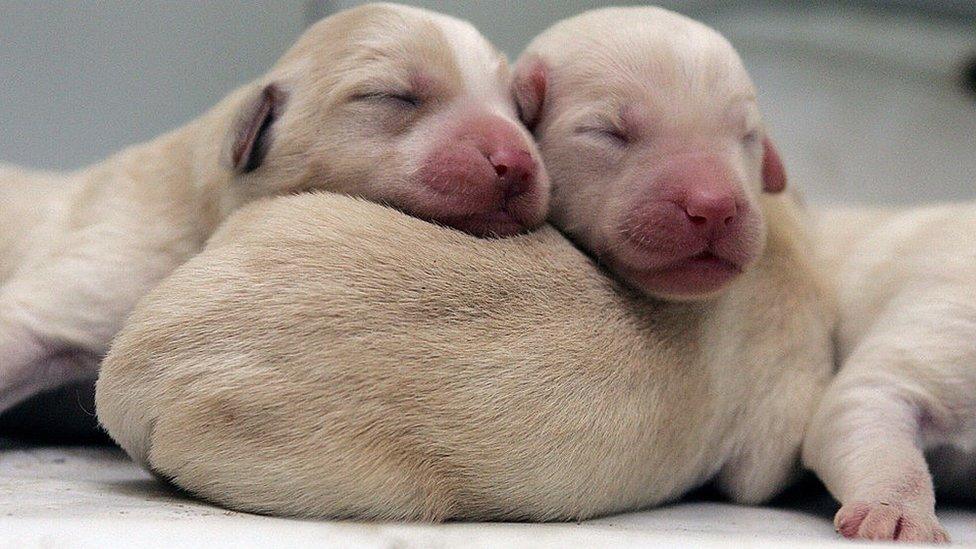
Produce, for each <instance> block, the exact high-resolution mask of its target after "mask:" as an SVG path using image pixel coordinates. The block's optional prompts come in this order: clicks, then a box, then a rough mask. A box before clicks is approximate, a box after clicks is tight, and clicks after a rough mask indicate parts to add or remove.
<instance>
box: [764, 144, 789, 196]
mask: <svg viewBox="0 0 976 549" xmlns="http://www.w3.org/2000/svg"><path fill="white" fill-rule="evenodd" d="M762 180H763V191H765V192H767V193H780V192H783V190H784V189H785V188H786V168H784V167H783V161H782V160H780V157H779V153H778V152H776V147H774V146H773V141H772V140H771V139H770V138H768V137H765V138H763V164H762Z"/></svg>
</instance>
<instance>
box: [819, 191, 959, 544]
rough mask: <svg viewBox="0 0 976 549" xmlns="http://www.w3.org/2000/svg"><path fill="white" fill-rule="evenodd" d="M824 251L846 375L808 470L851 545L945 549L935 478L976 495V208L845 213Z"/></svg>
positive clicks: (828, 219)
mask: <svg viewBox="0 0 976 549" xmlns="http://www.w3.org/2000/svg"><path fill="white" fill-rule="evenodd" d="M821 234H822V240H823V241H822V242H821V243H820V246H821V247H822V248H823V250H824V253H825V255H826V256H827V260H828V261H829V264H830V265H831V266H832V268H833V270H834V272H836V273H837V274H836V277H835V279H836V281H837V286H838V297H839V299H840V303H841V304H842V309H841V312H842V314H841V321H840V324H839V331H838V335H839V337H838V351H839V356H840V357H841V360H842V367H841V370H840V373H839V374H838V376H837V378H836V380H835V381H834V382H833V383H832V384H831V386H830V389H829V391H828V392H827V395H826V396H825V397H824V401H823V403H822V404H821V406H820V407H819V411H818V412H817V414H816V416H815V418H814V420H813V423H812V426H811V430H810V433H809V435H808V436H807V439H806V442H805V444H804V460H805V462H806V464H807V465H808V466H809V467H811V468H812V469H813V470H815V471H816V472H817V473H818V474H819V475H820V477H821V478H822V479H823V480H824V482H825V483H826V484H827V487H828V488H830V491H831V492H832V493H833V494H834V496H835V497H836V498H837V499H838V500H840V502H841V504H842V507H841V509H840V511H839V512H838V513H837V517H836V521H835V522H836V525H837V529H838V531H839V532H840V533H842V534H843V535H845V536H847V537H850V538H864V539H886V540H892V539H895V540H901V541H947V540H948V536H947V534H946V532H945V531H944V530H943V529H942V527H941V526H940V525H939V522H938V520H937V519H936V516H935V492H934V490H933V482H932V475H931V474H930V473H929V467H928V466H927V465H926V460H925V456H924V455H923V452H926V451H928V452H930V458H931V467H932V473H934V474H935V480H936V484H937V485H941V486H940V488H944V489H945V491H946V492H947V493H950V494H952V495H955V496H962V497H965V498H969V499H972V498H973V497H974V495H976V454H974V451H976V248H974V247H973V245H972V239H973V235H976V204H966V205H953V206H937V207H929V208H924V209H918V210H913V211H906V212H883V211H858V210H840V211H835V212H831V213H830V214H828V215H825V216H824V218H823V220H822V228H821Z"/></svg>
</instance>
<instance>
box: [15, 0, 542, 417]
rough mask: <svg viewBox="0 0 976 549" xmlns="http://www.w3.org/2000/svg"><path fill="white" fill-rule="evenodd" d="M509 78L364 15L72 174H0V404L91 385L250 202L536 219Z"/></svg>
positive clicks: (531, 159) (448, 217)
mask: <svg viewBox="0 0 976 549" xmlns="http://www.w3.org/2000/svg"><path fill="white" fill-rule="evenodd" d="M510 84H511V77H510V73H509V70H508V66H507V62H506V60H505V59H504V58H503V57H502V56H501V55H499V54H498V53H497V52H496V51H495V50H494V49H493V48H492V47H491V45H489V44H488V42H487V41H486V40H485V39H484V38H483V37H482V36H481V35H480V34H479V33H478V32H477V31H476V30H475V29H474V28H473V27H472V26H471V25H469V24H467V23H465V22H462V21H459V20H456V19H453V18H450V17H446V16H443V15H440V14H435V13H431V12H426V11H422V10H418V9H414V8H406V7H401V6H395V5H389V4H381V5H371V6H366V7H362V8H358V9H353V10H349V11H346V12H343V13H340V14H338V15H335V16H333V17H330V18H328V19H326V20H324V21H322V22H320V23H319V24H317V25H315V26H313V27H312V28H310V29H309V30H308V31H307V32H306V33H305V34H304V35H303V36H302V37H301V38H300V39H299V40H298V42H297V44H296V45H295V46H294V47H293V48H292V49H291V50H290V51H288V52H287V53H286V54H285V56H284V57H283V58H282V59H281V61H280V62H279V63H278V64H277V65H276V66H275V67H274V68H273V69H272V70H271V71H270V72H269V73H268V74H267V75H266V76H264V77H263V78H261V79H260V80H258V81H257V82H254V83H252V84H249V85H247V86H245V87H243V88H242V89H240V90H238V91H236V92H235V93H233V94H231V95H230V97H228V98H227V99H226V100H225V101H223V102H222V103H220V104H219V105H218V106H217V107H215V108H214V109H213V110H212V111H210V112H209V113H207V114H206V115H204V116H203V117H202V118H200V119H198V120H196V121H194V122H191V123H190V124H188V125H187V126H185V127H183V128H180V129H178V130H175V131H174V132H172V133H170V134H168V135H165V136H163V137H160V138H159V139H157V140H155V141H152V142H150V143H147V144H144V145H139V146H136V147H133V148H130V149H128V150H125V151H123V152H121V153H119V154H117V155H115V156H113V157H112V158H110V159H109V160H107V161H105V162H104V163H102V164H98V165H96V166H93V167H91V168H88V169H85V170H82V171H80V172H77V173H73V174H67V175H55V174H37V173H28V172H25V171H19V170H15V169H12V168H9V169H0V199H2V202H0V227H2V230H0V262H2V263H0V411H3V410H4V409H6V408H8V407H10V406H12V405H13V404H15V403H17V402H18V401H20V400H22V399H23V398H26V397H28V396H30V395H31V394H33V393H36V392H38V391H41V390H43V389H46V388H51V387H54V386H57V385H59V384H61V383H62V382H65V381H68V380H71V379H76V378H79V377H86V376H90V375H92V373H93V370H94V368H95V366H96V365H97V362H98V358H99V357H100V355H102V354H103V353H104V352H105V351H107V349H108V344H109V341H110V340H111V338H112V337H113V336H114V335H115V333H116V332H117V331H118V330H119V328H120V327H121V324H122V322H123V320H124V319H125V317H126V315H127V314H128V313H129V311H130V310H131V309H132V307H133V306H134V305H135V302H136V301H137V300H138V299H139V298H140V297H142V296H143V295H144V294H145V293H146V291H148V290H149V289H150V288H151V287H153V286H154V285H155V284H156V283H157V282H158V281H159V280H161V279H162V278H163V277H165V276H166V275H167V274H169V273H170V272H171V271H172V270H173V269H174V268H176V267H177V266H178V265H180V264H182V263H183V262H184V261H186V260H187V259H188V258H189V257H190V256H192V255H193V254H194V253H196V252H197V251H199V250H200V249H201V247H202V246H203V243H204V242H205V241H206V239H207V238H208V237H209V236H210V234H211V233H212V232H213V230H214V229H215V228H216V227H217V225H218V224H219V223H220V222H221V220H223V219H224V218H225V217H226V216H227V215H228V214H229V213H230V212H231V211H232V210H234V209H235V208H237V207H238V206H240V205H241V204H243V203H245V202H247V201H249V200H252V199H254V198H257V197H261V196H268V195H274V194H288V193H295V192H299V191H304V190H308V189H328V190H332V191H337V192H342V193H347V194H351V195H356V196H361V197H365V198H367V199H370V200H375V201H380V202H383V203H386V204H390V205H392V206H394V207H397V208H400V209H402V210H404V211H406V212H408V213H410V214H413V215H416V216H418V217H421V218H424V219H430V220H435V221H438V222H440V223H444V224H447V225H451V226H453V227H457V228H460V229H464V230H467V231H470V232H472V233H475V234H479V235H488V234H494V235H511V234H514V233H516V232H519V231H522V230H524V229H526V228H529V227H533V226H535V225H538V224H540V223H541V222H542V221H543V220H544V219H545V214H546V211H547V206H548V195H549V188H548V180H547V178H546V175H545V173H544V171H543V170H542V168H541V166H540V163H539V162H538V156H537V152H536V149H535V145H534V143H533V142H532V140H531V137H530V136H529V134H528V132H526V131H525V129H524V127H522V125H521V124H519V122H518V120H517V117H516V109H515V104H514V102H513V101H512V99H511V96H510V93H509V88H510Z"/></svg>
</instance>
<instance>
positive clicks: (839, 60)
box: [0, 0, 976, 203]
mask: <svg viewBox="0 0 976 549" xmlns="http://www.w3.org/2000/svg"><path fill="white" fill-rule="evenodd" d="M359 3H360V2H358V1H355V0H332V1H329V0H249V1H235V0H209V1H207V2H198V1H195V0H170V1H163V0H150V1H142V2H130V1H123V0H45V1H42V2H39V1H30V0H0V129H2V130H3V131H2V132H0V161H3V162H11V163H17V164H23V165H27V166H32V167H38V168H51V169H73V168H77V167H80V166H83V165H85V164H87V163H90V162H93V161H96V160H98V159H100V158H102V157H104V156H105V155H107V154H109V153H111V152H112V151H115V150H117V149H119V148H121V147H123V146H125V145H127V144H131V143H135V142H138V141H141V140H145V139H149V138H151V137H153V136H155V135H158V134H160V133H162V132H164V131H166V130H168V129H171V128H174V127H176V126H178V125H180V124H182V123H184V122H186V121H187V120H189V119H191V118H193V117H195V116H197V115H199V114H200V113H202V112H203V111H205V110H206V109H207V108H208V107H210V106H211V105H213V104H214V103H216V102H217V101H218V100H219V99H220V98H221V97H222V96H223V95H225V94H226V93H228V92H229V91H231V90H232V89H234V88H235V87H236V86H238V85H240V84H243V83H245V82H247V81H248V80H249V79H251V78H253V77H255V76H257V75H259V74H261V73H262V72H263V71H264V70H265V69H267V68H268V67H269V66H270V65H271V64H272V63H273V62H274V61H275V59H276V58H277V57H278V56H279V55H280V54H281V53H282V52H283V51H284V50H285V49H286V48H287V47H288V46H289V44H291V43H292V41H293V40H294V39H295V38H296V37H297V36H298V35H299V34H300V33H301V31H302V29H303V28H304V27H305V26H307V25H308V24H309V23H310V22H313V21H315V20H317V19H318V18H320V17H324V16H327V15H328V14H329V13H331V12H333V11H335V10H337V9H342V8H346V7H350V6H352V5H356V4H359ZM410 3H413V4H417V5H421V6H425V7H430V8H434V9H438V10H440V11H444V12H447V13H450V14H453V15H457V16H460V17H463V18H467V19H470V20H472V21H473V22H474V23H475V24H476V25H477V26H479V27H480V28H481V29H482V31H483V32H484V33H485V34H486V35H487V36H488V37H489V38H490V39H491V40H493V41H494V42H495V43H496V44H497V45H498V46H499V47H500V48H502V49H503V50H505V51H506V52H507V53H508V54H509V55H510V56H512V57H515V56H517V55H518V53H519V51H520V50H521V49H522V47H523V46H524V45H525V44H526V43H527V42H528V41H529V40H530V39H531V38H532V36H533V35H534V34H536V33H537V32H538V31H540V30H542V29H544V28H545V27H547V26H548V25H550V24H551V23H552V22H554V21H556V20H557V19H560V18H562V17H566V16H569V15H572V14H574V13H577V12H579V11H581V10H583V9H587V8H591V7H597V6H602V5H608V3H607V2H599V1H592V0H560V1H557V0H549V1H546V0H521V1H516V0H497V1H489V0H481V1H479V0H459V1H453V2H447V1H433V0H427V1H419V2H410ZM660 4H661V5H664V6H666V7H670V8H673V9H676V10H678V11H681V12H683V13H686V14H688V15H691V16H693V17H696V18H699V19H703V20H705V21H706V22H708V23H709V24H711V25H713V26H714V27H716V28H718V29H719V30H720V31H722V32H723V33H725V34H726V35H727V36H728V37H729V38H730V39H731V40H732V41H733V43H734V44H735V45H736V46H737V47H738V48H739V50H740V52H741V53H742V55H743V57H744V59H745V61H746V64H747V65H748V66H749V68H750V69H751V71H752V73H753V76H754V78H755V80H756V82H757V84H758V86H759V88H760V99H761V103H762V106H763V109H764V111H765V113H766V117H767V119H768V122H769V124H770V126H771V129H772V132H773V135H774V137H775V138H776V140H777V141H778V143H779V145H780V148H781V149H782V152H783V155H784V157H785V159H786V162H787V167H788V170H789V171H790V172H791V175H792V179H793V181H794V182H795V183H797V184H798V185H799V186H801V187H802V188H803V189H804V190H805V192H806V194H807V196H809V197H810V198H811V199H812V200H813V201H815V202H821V203H838V202H850V201H860V202H883V203H916V202H922V201H931V200H941V199H965V198H970V199H972V198H976V94H974V93H973V92H971V91H967V90H966V88H965V86H963V85H962V83H961V81H962V74H963V67H964V66H965V64H966V63H967V59H972V56H974V55H976V1H968V0H965V1H964V0H959V1H929V2H925V1H875V2H869V1H863V2H839V1H838V2H771V1H743V2H731V1H725V2H718V1H708V0H700V1H695V0H683V1H682V0H677V1H670V2H661V3H660Z"/></svg>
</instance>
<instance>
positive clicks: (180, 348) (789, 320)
mask: <svg viewBox="0 0 976 549" xmlns="http://www.w3.org/2000/svg"><path fill="white" fill-rule="evenodd" d="M517 74H518V75H519V78H518V79H517V81H516V84H515V88H514V89H515V93H516V95H517V96H518V97H519V104H520V108H521V111H522V114H523V116H525V117H526V119H527V120H530V121H531V122H532V123H533V124H534V127H535V129H536V132H537V135H538V137H539V142H540V144H541V151H542V153H543V156H544V159H545V160H546V161H551V162H552V163H553V166H552V167H551V169H552V170H553V171H554V172H555V173H558V174H559V177H558V179H557V180H555V183H554V184H555V186H556V188H557V191H556V201H555V203H556V204H557V207H558V208H559V209H560V211H559V212H558V213H557V214H556V215H555V218H554V219H555V220H556V223H557V224H559V225H560V226H562V227H564V228H565V229H566V230H567V232H569V233H570V234H571V235H572V236H573V238H574V239H575V240H577V242H578V243H580V245H582V246H584V247H586V248H587V250H588V251H589V252H591V253H592V254H593V255H594V256H596V257H598V258H599V260H600V262H601V263H604V264H606V265H607V266H609V267H610V268H611V269H613V271H614V272H615V273H618V275H620V280H623V281H625V282H626V284H627V285H626V286H621V285H619V284H617V283H616V282H614V281H613V279H611V278H608V277H607V276H606V274H605V272H604V271H603V270H602V269H601V268H600V267H599V266H598V265H597V264H595V263H594V262H593V261H592V260H591V259H590V258H589V257H588V256H587V255H585V254H584V253H581V252H580V251H579V250H578V249H577V248H576V247H575V246H574V245H573V244H571V243H570V242H569V241H568V240H566V239H565V238H564V237H563V236H561V234H560V233H558V232H557V231H556V230H554V229H551V228H545V229H543V230H541V231H538V232H536V233H533V234H530V235H525V236H518V237H515V238H511V239H505V240H498V241H484V240H477V239H474V238H472V237H470V236H466V235H464V234H463V233H459V232H452V231H448V230H445V229H441V228H438V227H434V226H431V225H429V224H424V223H422V222H420V221H418V220H415V219H412V218H409V217H407V216H404V215H402V214H400V213H398V212H396V211H392V210H389V209H385V208H383V207H381V206H378V205H375V204H368V203H365V202H362V201H358V200H354V199H351V198H343V197H338V196H332V195H324V194H320V195H308V196H300V197H289V198H280V199H275V200H269V201H264V202H261V203H259V204H255V205H252V206H250V207H248V208H246V209H244V210H242V211H241V212H239V213H238V214H236V215H235V216H233V217H232V218H231V219H230V220H229V221H228V222H227V224H226V225H224V227H223V228H222V229H221V230H220V231H219V233H218V234H217V235H216V236H215V237H214V238H213V240H212V241H211V243H210V244H209V246H208V248H207V249H206V250H205V251H204V252H203V253H202V254H201V255H199V256H198V257H196V258H194V259H193V260H191V261H190V262H189V263H188V264H187V265H185V266H184V267H182V268H180V269H178V270H177V271H176V273H175V274H174V275H173V276H172V277H170V278H169V279H168V280H166V281H165V282H163V283H162V284H161V285H160V287H159V288H157V289H156V290H154V291H153V292H152V293H151V294H150V295H149V296H148V297H147V298H146V299H145V300H144V301H143V302H142V304H141V305H140V306H139V307H138V309H137V310H136V312H135V313H134V315H133V316H132V318H131V322H130V323H129V324H128V325H127V327H126V328H125V329H124V330H123V332H122V333H121V334H120V336H119V337H118V339H117V340H116V342H115V344H114V345H113V347H112V350H111V352H110V353H109V356H108V357H107V358H106V360H105V364H104V366H103V370H102V374H101V376H100V379H99V382H98V390H97V409H98V414H99V419H100V420H101V422H102V423H103V425H104V426H105V427H106V428H107V429H108V431H109V433H110V434H111V435H112V436H113V437H114V438H115V440H117V441H118V442H119V443H120V444H121V445H122V446H123V448H125V449H126V451H127V452H128V453H129V454H130V455H131V456H132V457H133V458H134V459H136V460H137V461H139V462H140V463H142V464H143V465H145V466H146V467H148V468H150V469H151V470H153V471H155V472H156V473H157V474H158V475H160V476H162V477H165V478H167V479H169V480H170V481H172V482H173V483H175V484H176V485H178V486H181V487H183V488H184V489H186V490H188V491H190V492H192V493H194V494H197V495H199V496H202V497H204V498H207V499H209V500H211V501H214V502H217V503H219V504H222V505H226V506H228V507H232V508H236V509H246V510H251V511H256V512H262V513H272V514H282V515H299V516H309V517H329V518H343V517H346V518H357V519H410V520H446V519H461V520H571V519H584V518H587V517H592V516H596V515H602V514H607V513H612V512H616V511H622V510H628V509H635V508H641V507H645V506H648V505H653V504H657V503H661V502H664V501H668V500H671V499H674V498H676V497H678V496H680V495H681V494H683V493H684V492H686V491H687V490H689V489H691V488H694V487H696V486H700V485H702V484H703V483H706V482H708V481H709V480H713V479H714V480H715V481H716V482H717V484H718V486H719V487H720V488H721V489H722V490H724V491H725V492H726V493H727V494H729V496H730V497H732V498H733V499H735V500H736V501H741V502H749V503H754V502H760V501H763V500H765V499H767V498H769V497H770V496H772V495H773V494H775V493H776V492H777V491H778V490H780V489H781V488H782V487H783V486H784V485H785V484H786V483H787V482H788V480H789V479H790V478H791V476H792V474H793V472H794V471H795V469H796V466H797V462H798V459H797V457H798V452H799V446H800V443H801V440H802V435H803V431H804V427H805V424H806V421H807V419H808V418H809V415H810V414H811V413H812V408H813V406H814V404H815V402H816V399H817V395H818V394H819V393H820V390H821V388H822V387H823V385H824V384H825V383H826V380H827V377H828V375H829V370H830V365H831V350H830V341H829V332H830V329H831V325H830V323H831V316H830V311H829V310H828V309H826V308H825V307H824V306H823V305H822V302H823V298H824V291H823V288H822V286H821V284H820V281H819V275H818V273H817V272H816V271H815V269H814V268H813V266H812V264H811V263H810V256H811V253H812V251H811V250H810V249H809V247H808V245H807V242H806V240H805V223H806V221H805V220H804V218H803V216H802V215H801V214H800V213H799V212H798V211H797V209H796V207H795V205H794V204H793V202H792V201H791V200H790V198H789V197H788V196H787V195H779V196H774V195H772V194H769V193H765V194H764V193H763V189H764V188H765V189H766V190H767V191H777V190H780V189H781V188H782V187H783V185H784V180H783V174H782V167H781V166H780V165H779V162H778V161H777V159H776V157H775V153H774V152H773V151H772V148H771V147H770V146H768V145H767V146H765V147H764V145H763V143H768V140H767V139H766V138H765V134H764V132H763V129H762V126H761V124H760V122H759V119H758V113H757V111H756V106H755V102H754V100H753V99H751V98H752V92H753V90H752V85H751V84H750V83H749V80H748V77H747V76H746V75H745V74H744V70H743V69H742V66H741V64H740V62H739V59H738V57H737V56H736V54H735V52H734V51H733V49H732V48H731V46H730V45H729V44H728V43H727V42H726V41H725V40H724V39H722V38H721V37H720V36H719V35H718V34H716V33H715V32H714V31H712V30H710V29H708V28H707V27H705V26H703V25H701V24H699V23H696V22H694V21H691V20H689V19H686V18H684V17H681V16H678V15H676V14H673V13H671V12H667V11H665V10H661V9H657V8H628V9H608V10H599V11H595V12H590V13H587V14H584V15H581V16H579V17H576V18H573V19H570V20H568V21H565V22H563V23H560V24H558V25H557V26H555V27H554V28H553V29H551V30H550V31H548V32H546V33H545V34H543V35H542V36H541V37H540V38H539V39H538V40H536V41H535V42H534V43H533V45H532V46H531V48H530V51H529V53H528V54H527V56H526V60H525V61H524V63H523V64H522V65H521V66H520V68H519V69H518V70H517ZM603 84H607V85H612V86H615V87H612V88H610V89H611V92H609V93H608V92H606V91H601V85H603ZM672 99H676V100H680V102H681V105H674V104H670V103H669V101H670V100H672ZM674 109H680V111H679V112H680V113H681V114H680V115H677V114H674ZM629 112H636V113H640V114H639V115H635V116H634V117H633V118H626V119H625V121H626V124H628V126H627V128H628V130H627V131H628V132H629V133H628V134H627V137H618V136H616V135H613V134H611V133H610V131H609V130H607V129H606V128H604V127H602V126H601V127H599V128H596V127H593V126H592V124H593V123H594V122H600V123H605V124H609V123H610V122H611V121H613V120H616V118H613V117H615V116H617V115H618V114H620V113H629ZM601 115H605V117H606V118H604V117H603V116H601ZM621 123H623V122H621ZM652 135H653V136H655V137H656V138H652V137H651V136H652ZM637 136H642V138H641V139H639V138H638V137H637ZM601 195H605V196H601ZM699 218H703V219H699ZM729 218H731V219H729ZM366 220H369V221H368V222H367V221H366ZM624 229H626V232H625V233H624V234H623V236H620V235H619V233H621V232H623V230H624ZM625 240H626V241H625ZM630 241H634V242H633V243H631V242H630ZM656 296H669V297H676V298H677V299H674V300H667V301H665V300H660V299H657V298H656Z"/></svg>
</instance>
